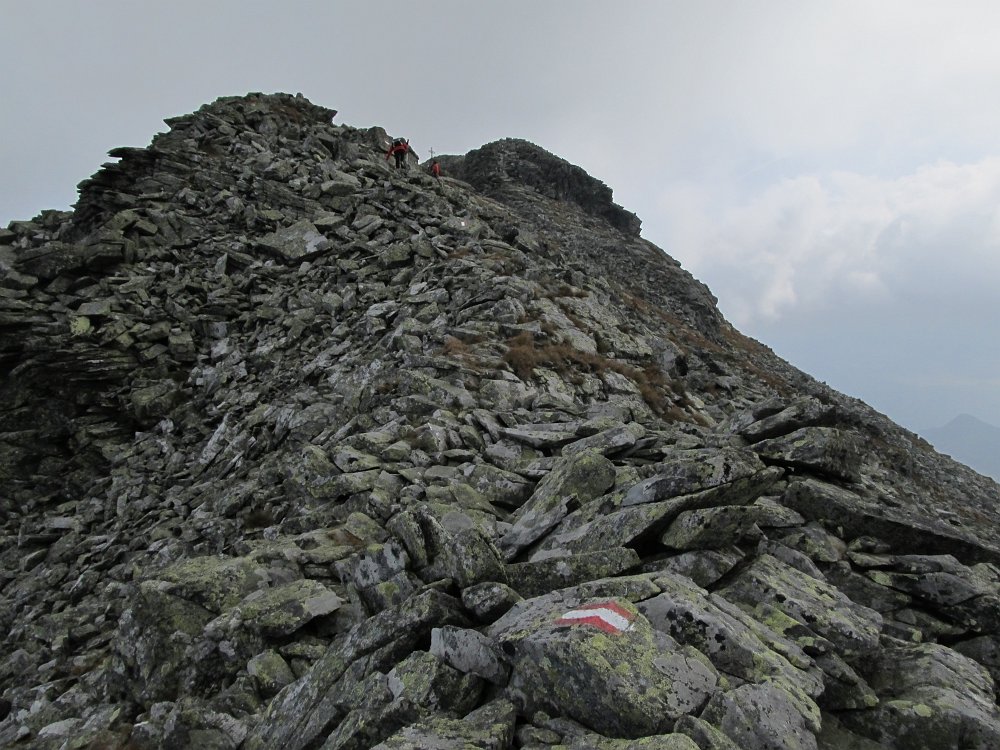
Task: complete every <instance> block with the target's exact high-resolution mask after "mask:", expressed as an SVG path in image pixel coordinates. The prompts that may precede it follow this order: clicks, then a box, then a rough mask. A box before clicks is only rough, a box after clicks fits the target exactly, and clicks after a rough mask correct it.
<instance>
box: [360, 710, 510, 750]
mask: <svg viewBox="0 0 1000 750" xmlns="http://www.w3.org/2000/svg"><path fill="white" fill-rule="evenodd" d="M515 718H516V712H515V708H514V706H513V704H511V703H510V701H507V700H502V699H501V700H496V701H493V702H491V703H487V704H486V705H485V706H482V707H480V708H477V709H476V710H475V711H471V712H469V713H468V714H466V715H465V716H463V717H462V718H460V719H453V718H449V717H433V718H429V719H423V720H421V721H417V722H415V723H413V724H411V725H410V726H408V727H405V728H404V729H401V730H400V731H399V732H397V733H396V734H394V735H392V736H391V737H389V738H388V739H387V740H385V741H384V742H381V743H379V744H378V745H375V747H374V748H372V750H504V749H505V748H508V747H510V746H511V745H510V743H511V741H512V739H513V736H514V720H515Z"/></svg>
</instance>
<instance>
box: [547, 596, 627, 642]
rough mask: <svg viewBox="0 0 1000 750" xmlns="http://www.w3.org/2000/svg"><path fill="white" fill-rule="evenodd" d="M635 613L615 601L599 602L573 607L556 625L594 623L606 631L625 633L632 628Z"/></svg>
mask: <svg viewBox="0 0 1000 750" xmlns="http://www.w3.org/2000/svg"><path fill="white" fill-rule="evenodd" d="M634 617H635V615H634V614H633V613H631V612H629V611H628V610H627V609H625V608H624V607H622V606H621V605H619V604H616V603H615V602H597V603H594V604H588V605H586V606H585V607H579V608H578V609H571V610H570V611H569V612H567V613H566V614H564V615H563V616H562V617H560V618H559V619H558V620H556V625H593V626H594V627H596V628H598V629H600V630H603V631H604V632H605V633H612V634H617V633H623V632H625V631H626V630H630V629H631V628H632V619H633V618H634Z"/></svg>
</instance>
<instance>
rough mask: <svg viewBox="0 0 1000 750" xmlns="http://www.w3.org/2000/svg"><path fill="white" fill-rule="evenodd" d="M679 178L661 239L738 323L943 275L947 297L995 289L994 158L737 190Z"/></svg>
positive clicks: (921, 284) (911, 300) (975, 300)
mask: <svg viewBox="0 0 1000 750" xmlns="http://www.w3.org/2000/svg"><path fill="white" fill-rule="evenodd" d="M721 193H729V194H730V195H731V194H732V190H719V191H718V192H716V191H710V190H708V189H706V188H705V187H704V186H703V185H702V186H693V185H674V186H671V187H670V188H668V189H667V190H666V191H665V192H664V193H663V194H662V195H661V197H660V214H661V216H660V218H661V219H662V220H663V222H664V223H665V232H666V237H667V243H666V249H667V250H668V252H669V253H670V254H671V255H673V256H674V257H676V258H677V259H678V260H680V261H681V262H682V263H683V264H684V265H685V266H686V267H687V268H689V269H690V270H691V271H692V272H693V273H694V274H695V276H697V277H699V278H702V279H703V280H705V281H707V282H708V283H709V285H710V286H711V287H712V289H713V291H714V292H715V294H716V295H717V296H718V297H719V299H720V301H721V306H722V307H723V309H724V311H725V312H726V313H727V315H728V316H729V317H730V319H731V320H732V321H733V322H734V323H735V324H736V325H737V326H748V327H753V326H754V325H755V324H757V323H773V322H775V321H778V320H781V319H789V318H793V317H794V316H797V315H813V314H817V313H821V312H822V311H823V310H826V309H829V308H834V307H836V308H842V307H843V306H844V305H845V304H849V305H862V306H871V305H875V306H879V307H881V306H885V307H888V308H891V307H899V306H902V307H907V306H909V305H914V304H920V303H921V301H922V300H923V301H933V300H934V299H935V295H936V290H939V289H942V288H944V286H945V282H946V281H947V282H948V286H949V287H951V288H953V289H954V288H958V289H960V290H963V291H964V294H962V296H961V297H955V293H954V292H951V293H950V295H949V296H950V297H951V298H949V299H940V300H938V303H939V304H940V306H941V310H940V311H941V312H943V311H944V308H945V307H948V306H951V307H955V306H958V307H961V308H963V309H967V308H968V307H969V306H970V304H988V303H989V302H990V301H991V300H993V299H996V297H997V292H998V291H1000V288H998V287H1000V157H994V158H989V159H984V160H981V161H979V162H977V163H974V164H954V163H950V162H939V163H936V164H931V165H927V166H924V167H922V168H920V169H919V170H917V171H915V172H913V173H912V174H907V175H903V176H899V177H894V178H885V177H873V176H868V175H862V174H857V173H852V172H844V171H838V172H831V173H829V174H823V175H803V176H798V177H794V178H788V179H783V180H780V181H778V182H776V183H774V184H772V185H770V186H769V187H767V188H766V189H763V190H761V191H758V192H755V193H753V194H752V195H749V196H748V197H747V198H746V199H745V200H743V201H735V202H734V201H732V200H731V199H727V198H725V197H723V196H721V195H720V194H721Z"/></svg>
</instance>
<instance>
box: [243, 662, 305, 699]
mask: <svg viewBox="0 0 1000 750" xmlns="http://www.w3.org/2000/svg"><path fill="white" fill-rule="evenodd" d="M247 672H248V673H249V674H250V676H251V677H253V679H254V681H255V682H256V684H257V689H258V690H259V691H260V693H261V695H263V696H264V697H265V698H271V697H273V696H274V695H276V694H277V693H278V691H280V690H281V689H282V688H283V687H285V686H286V685H290V684H291V683H292V682H294V681H295V675H294V674H293V673H292V670H291V667H289V666H288V662H287V661H285V660H284V658H282V656H281V654H279V653H278V652H277V651H265V652H263V653H261V654H257V656H255V657H253V658H252V659H251V660H250V661H249V662H247Z"/></svg>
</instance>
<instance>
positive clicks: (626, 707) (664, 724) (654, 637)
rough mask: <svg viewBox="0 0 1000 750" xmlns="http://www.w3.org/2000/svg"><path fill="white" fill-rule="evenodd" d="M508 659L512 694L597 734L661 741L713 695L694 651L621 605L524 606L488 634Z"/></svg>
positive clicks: (572, 601)
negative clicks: (654, 736) (661, 736)
mask: <svg viewBox="0 0 1000 750" xmlns="http://www.w3.org/2000/svg"><path fill="white" fill-rule="evenodd" d="M489 634H490V635H491V637H493V638H496V639H498V640H499V642H500V644H501V647H502V648H503V650H504V652H505V653H507V654H508V655H509V656H510V659H511V664H512V671H511V678H510V683H509V690H510V691H511V692H512V694H513V695H516V696H518V699H519V700H520V701H523V702H524V704H525V705H526V706H527V707H528V710H529V711H532V710H545V711H549V712H555V713H557V714H560V715H564V716H568V717H570V718H572V719H575V720H576V721H579V722H580V723H581V724H583V725H585V726H588V727H590V728H592V729H594V730H595V731H597V732H600V733H601V734H605V735H610V736H612V737H642V736H644V735H649V734H662V733H663V732H665V731H666V729H668V728H669V727H670V726H672V724H673V722H674V721H675V720H676V719H677V718H678V717H680V716H682V715H683V714H685V713H689V712H693V711H696V710H697V709H698V708H699V707H700V706H701V705H703V704H704V702H705V700H706V699H707V698H708V697H709V696H710V695H712V693H713V692H714V691H715V690H716V683H717V680H718V675H717V673H716V672H715V670H714V669H713V668H712V666H711V664H710V663H709V662H708V661H707V659H705V657H704V656H702V655H701V654H700V653H699V652H698V651H696V650H694V649H691V648H689V647H681V646H679V645H678V644H677V643H676V642H674V641H673V639H671V638H669V637H668V636H666V635H664V634H658V633H657V632H656V631H654V630H653V629H652V628H651V627H650V625H649V623H648V622H647V621H646V620H645V618H644V617H642V616H641V615H639V614H638V612H637V611H636V610H635V607H634V605H632V604H631V603H629V602H627V601H626V600H622V599H610V600H604V599H593V598H577V597H573V596H571V595H568V594H567V597H564V598H562V599H554V598H548V599H544V598H543V599H541V600H528V601H526V602H524V603H522V604H521V605H518V606H517V607H515V608H514V610H511V611H510V612H508V613H507V614H506V615H504V617H502V618H501V619H500V620H498V621H497V622H496V623H494V625H493V626H492V627H491V628H490V631H489Z"/></svg>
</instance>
